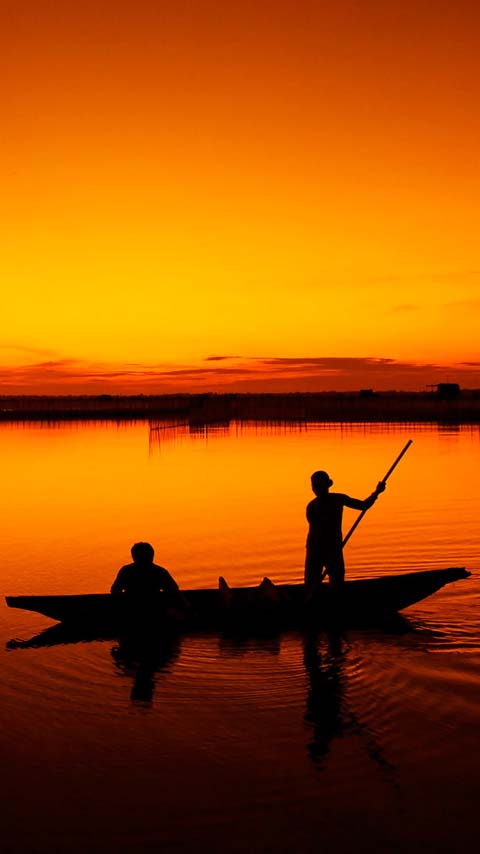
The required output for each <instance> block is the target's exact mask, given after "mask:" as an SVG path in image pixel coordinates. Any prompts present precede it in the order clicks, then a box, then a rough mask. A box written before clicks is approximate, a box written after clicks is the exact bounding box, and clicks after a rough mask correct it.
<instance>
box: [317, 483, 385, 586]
mask: <svg viewBox="0 0 480 854" xmlns="http://www.w3.org/2000/svg"><path fill="white" fill-rule="evenodd" d="M311 481H312V490H313V492H314V493H315V496H316V497H315V498H314V499H313V500H312V501H310V503H309V504H307V521H308V523H309V529H308V535H307V554H306V559H305V587H306V588H307V589H308V590H309V591H311V590H312V589H313V588H314V586H315V585H317V584H318V583H320V582H321V581H322V578H323V571H324V570H325V574H326V575H328V577H329V581H330V584H332V585H335V586H337V587H340V586H341V585H342V584H343V581H344V578H345V564H344V562H343V549H342V515H343V508H344V507H352V508H353V509H354V510H368V508H369V507H371V506H372V504H374V502H375V501H376V500H377V498H378V495H379V493H380V492H384V490H385V484H384V483H383V481H380V482H379V483H378V484H377V488H376V489H375V491H374V492H372V494H371V495H370V496H369V497H368V498H366V499H365V500H364V501H361V500H360V499H359V498H350V496H349V495H344V494H343V493H341V492H329V489H330V487H331V486H332V485H333V480H331V478H330V477H329V475H328V474H327V472H325V471H316V472H314V473H313V474H312V478H311Z"/></svg>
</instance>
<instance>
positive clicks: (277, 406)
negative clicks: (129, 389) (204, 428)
mask: <svg viewBox="0 0 480 854" xmlns="http://www.w3.org/2000/svg"><path fill="white" fill-rule="evenodd" d="M152 418H153V419H173V420H175V421H180V422H184V423H188V424H211V423H217V424H220V423H222V422H229V421H231V420H233V419H235V420H249V421H268V420H272V421H295V422H302V421H335V422H349V421H350V422H370V421H379V422H388V421H392V422H394V421H411V422H414V421H434V422H445V423H452V422H453V423H480V391H467V390H466V391H461V392H460V393H459V394H458V395H457V396H456V397H454V398H451V399H449V398H446V399H445V398H442V397H441V396H440V395H439V394H438V393H436V392H431V393H428V392H418V393H415V392H408V393H407V392H379V393H372V392H370V390H366V391H364V392H344V393H341V392H338V393H327V392H324V393H310V394H308V393H292V394H170V395H129V396H124V395H106V394H105V395H97V396H94V395H83V396H74V395H72V396H55V397H53V396H52V397H49V396H42V395H39V396H34V395H16V396H8V397H7V396H3V397H0V421H4V422H5V421H35V420H38V421H49V422H58V421H71V420H75V421H78V420H95V421H98V420H105V421H130V420H135V421H145V420H146V421H149V420H150V419H152Z"/></svg>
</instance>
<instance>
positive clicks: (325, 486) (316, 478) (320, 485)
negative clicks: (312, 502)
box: [311, 471, 333, 495]
mask: <svg viewBox="0 0 480 854" xmlns="http://www.w3.org/2000/svg"><path fill="white" fill-rule="evenodd" d="M311 481H312V490H313V492H314V493H315V495H325V494H326V493H327V492H328V490H329V489H330V487H331V486H332V485H333V480H332V479H331V477H330V476H329V475H328V474H327V472H326V471H314V472H313V474H312V477H311Z"/></svg>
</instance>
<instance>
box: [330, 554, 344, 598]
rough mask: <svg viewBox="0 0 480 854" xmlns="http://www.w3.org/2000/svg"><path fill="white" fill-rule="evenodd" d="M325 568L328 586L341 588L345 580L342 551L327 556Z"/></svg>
mask: <svg viewBox="0 0 480 854" xmlns="http://www.w3.org/2000/svg"><path fill="white" fill-rule="evenodd" d="M326 569H327V575H328V580H329V583H330V586H331V587H334V588H335V589H341V588H342V587H343V583H344V581H345V563H344V560H343V552H342V551H339V552H336V553H335V554H333V555H331V556H330V557H329V560H328V562H327V564H326Z"/></svg>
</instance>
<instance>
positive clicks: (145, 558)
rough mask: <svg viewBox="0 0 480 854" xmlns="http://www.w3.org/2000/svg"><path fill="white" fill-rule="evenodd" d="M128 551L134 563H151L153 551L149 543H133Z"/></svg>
mask: <svg viewBox="0 0 480 854" xmlns="http://www.w3.org/2000/svg"><path fill="white" fill-rule="evenodd" d="M130 552H131V555H132V558H133V562H134V563H153V557H154V555H155V552H154V550H153V546H151V545H150V543H134V545H133V546H132V548H131V549H130Z"/></svg>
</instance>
